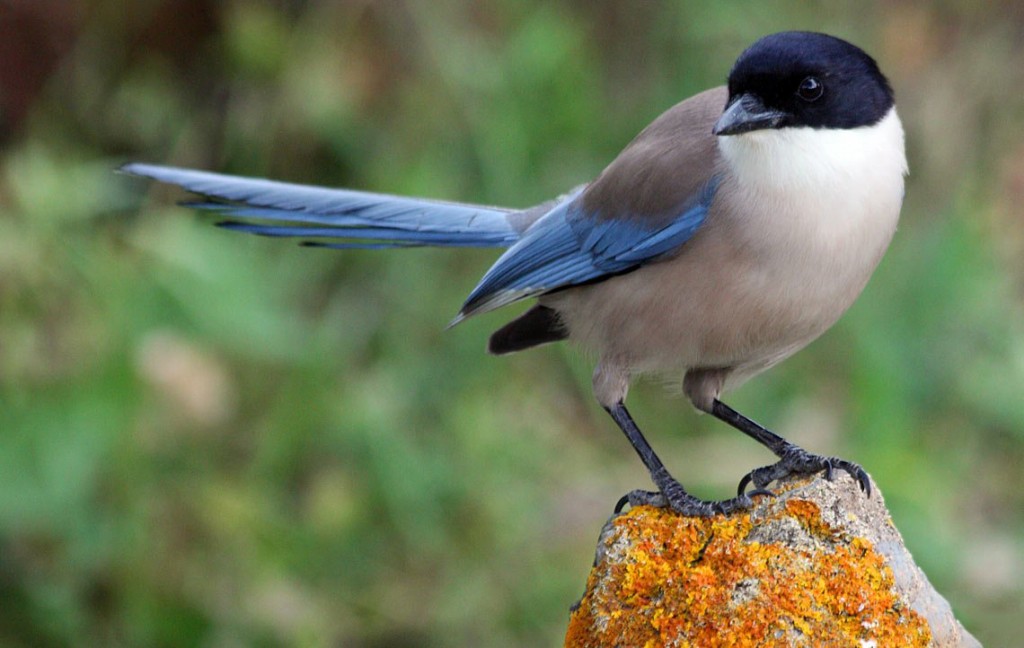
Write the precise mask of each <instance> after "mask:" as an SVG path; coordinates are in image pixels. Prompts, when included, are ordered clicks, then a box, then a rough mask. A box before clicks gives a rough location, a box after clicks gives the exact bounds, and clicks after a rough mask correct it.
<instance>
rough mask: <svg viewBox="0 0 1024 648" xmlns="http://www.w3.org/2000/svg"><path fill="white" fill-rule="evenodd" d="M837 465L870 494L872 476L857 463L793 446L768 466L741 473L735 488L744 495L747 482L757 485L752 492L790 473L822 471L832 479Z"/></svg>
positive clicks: (807, 473) (827, 477)
mask: <svg viewBox="0 0 1024 648" xmlns="http://www.w3.org/2000/svg"><path fill="white" fill-rule="evenodd" d="M836 469H839V470H842V471H845V472H846V473H847V474H849V475H850V477H852V478H853V479H854V481H856V482H857V485H858V486H860V489H861V491H863V492H864V494H865V495H867V496H868V497H871V480H870V479H868V474H867V473H866V472H864V469H863V468H861V467H860V465H858V464H855V463H853V462H852V461H847V460H846V459H840V458H839V457H823V456H821V455H816V454H811V453H809V452H807V451H805V450H803V449H801V448H797V447H795V446H794V448H793V449H792V450H791V451H790V452H787V453H786V454H785V455H784V456H783V457H782V459H780V460H779V461H777V462H775V463H773V464H771V465H768V466H762V467H760V468H755V469H754V470H751V471H750V472H748V473H747V474H746V475H744V476H743V478H742V479H740V485H739V487H738V488H737V489H736V492H737V495H739V496H743V495H744V493H746V490H747V485H748V484H753V485H754V487H755V489H756V490H754V491H751V494H754V493H757V492H759V491H764V490H765V488H766V487H767V486H768V484H770V483H772V482H773V481H776V480H779V479H782V478H783V477H788V476H789V475H813V474H814V473H818V472H824V473H825V479H827V480H829V481H832V480H833V478H834V477H835V471H836Z"/></svg>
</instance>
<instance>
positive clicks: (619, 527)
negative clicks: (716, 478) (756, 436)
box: [565, 475, 979, 648]
mask: <svg viewBox="0 0 1024 648" xmlns="http://www.w3.org/2000/svg"><path fill="white" fill-rule="evenodd" d="M565 644H566V646H573V647H575V646H594V647H598V646H601V647H605V646H623V647H631V646H637V647H641V646H643V647H647V646H650V647H653V646H693V647H695V648H696V647H700V648H704V647H712V646H852V647H856V648H869V647H877V648H885V647H888V646H901V647H902V646H922V647H923V646H943V647H946V646H978V645H979V644H978V642H977V641H976V640H975V639H974V638H973V637H971V635H970V634H968V633H967V632H966V631H965V630H964V629H963V628H962V627H961V626H960V624H959V623H958V622H957V620H956V619H955V618H954V617H953V614H952V611H951V610H950V608H949V604H948V603H946V601H945V599H943V598H942V597H941V596H940V595H939V594H938V593H937V592H935V590H934V589H933V588H932V587H931V584H930V583H929V582H928V579H927V578H926V577H925V575H924V573H923V572H921V570H920V569H919V568H918V567H917V565H916V564H915V563H914V561H913V558H912V557H911V556H910V553H909V552H908V551H907V549H906V547H905V546H904V545H903V540H902V538H901V537H900V535H899V532H898V531H897V530H896V528H895V526H893V524H892V520H891V519H890V517H889V514H888V511H887V510H886V509H885V503H884V501H883V500H882V496H881V494H879V493H878V490H877V488H875V489H874V492H873V494H872V496H871V497H870V498H867V497H865V496H864V495H863V494H862V493H860V492H859V490H858V489H857V487H856V485H855V484H854V483H853V481H852V480H850V479H848V478H846V476H845V475H843V476H841V477H837V479H836V481H835V482H828V481H826V480H824V479H806V478H801V479H797V480H793V481H790V482H788V483H786V484H784V485H783V486H782V488H781V489H780V492H779V496H778V497H776V498H760V501H759V502H758V504H757V505H756V506H755V507H754V508H753V509H752V510H750V511H748V512H746V513H740V514H734V515H730V516H722V515H720V516H716V517H713V518H685V517H681V516H679V515H676V514H674V513H671V512H668V511H665V510H662V509H654V508H650V507H639V508H636V509H633V510H630V511H629V512H628V513H625V514H622V515H618V516H615V517H613V518H612V519H611V520H609V522H608V524H607V525H606V526H605V528H604V530H603V531H602V533H601V537H600V539H599V540H598V545H597V557H596V559H595V563H594V568H593V570H592V571H591V574H590V578H589V579H588V581H587V591H586V593H585V595H584V597H583V599H582V600H581V601H580V603H579V605H578V607H577V608H576V609H575V611H574V612H573V614H572V618H571V620H570V623H569V630H568V632H567V634H566V639H565Z"/></svg>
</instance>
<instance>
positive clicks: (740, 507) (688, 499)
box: [615, 483, 775, 517]
mask: <svg viewBox="0 0 1024 648" xmlns="http://www.w3.org/2000/svg"><path fill="white" fill-rule="evenodd" d="M670 486H671V485H670ZM675 486H678V488H672V487H669V488H666V491H668V492H667V493H666V492H662V491H645V490H634V491H630V492H628V493H626V494H625V495H623V496H622V497H621V498H620V499H619V501H618V503H617V504H616V505H615V513H621V512H622V509H624V508H625V507H626V504H629V506H630V507H636V506H653V507H655V508H669V509H671V510H673V511H675V512H676V513H679V514H680V515H684V516H687V517H711V516H714V515H719V514H723V515H728V514H730V513H734V512H736V511H745V510H747V509H749V508H751V507H752V506H753V505H754V500H753V498H754V497H756V496H758V495H768V496H770V497H775V494H774V493H772V492H771V491H768V490H766V489H763V488H758V489H755V490H752V491H750V492H749V493H740V494H739V496H737V497H734V498H732V499H727V500H718V501H707V500H702V499H699V498H697V497H694V496H693V495H690V494H689V493H687V492H686V491H685V490H683V487H682V486H681V485H679V484H678V483H676V484H675Z"/></svg>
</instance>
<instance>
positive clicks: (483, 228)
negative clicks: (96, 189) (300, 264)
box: [120, 163, 519, 249]
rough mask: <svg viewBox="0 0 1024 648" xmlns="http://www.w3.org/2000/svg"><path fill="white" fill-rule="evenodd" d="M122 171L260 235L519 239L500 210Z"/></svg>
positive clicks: (169, 170)
mask: <svg viewBox="0 0 1024 648" xmlns="http://www.w3.org/2000/svg"><path fill="white" fill-rule="evenodd" d="M120 170H121V171H122V172H124V173H128V174H131V175H136V176H143V177H147V178H152V179H154V180H159V181H160V182H166V183H169V184H174V185H178V186H180V187H182V188H184V189H187V190H188V191H191V192H193V193H196V194H200V195H202V196H206V197H207V198H211V199H212V200H201V201H196V202H188V203H184V204H185V205H187V206H189V207H194V208H197V209H205V210H208V211H212V212H216V213H218V214H220V215H223V216H225V217H227V218H226V220H223V221H221V222H219V223H217V225H219V226H220V227H224V228H227V229H231V230H237V231H241V232H249V233H251V234H260V235H263V236H286V237H299V238H302V239H304V240H303V244H304V245H314V246H318V247H329V248H337V249H352V248H358V249H378V248H400V247H419V246H426V245H429V246H439V247H508V246H510V245H512V244H513V243H515V242H516V240H518V238H519V234H518V233H517V231H516V229H515V228H513V226H512V224H510V222H509V215H510V214H514V213H515V210H511V209H503V208H500V207H481V206H477V205H465V204H460V203H452V202H442V201H434V200H424V199H422V198H405V197H400V196H389V195H387V194H376V193H369V192H365V191H352V190H349V189H326V188H323V187H312V186H308V185H297V184H289V183H285V182H275V181H273V180H262V179H257V178H240V177H237V176H229V175H223V174H219V173H209V172H206V171H194V170H191V169H179V168H175V167H166V166H157V165H152V164H140V163H134V164H126V165H124V166H123V167H121V169H120ZM310 239H330V241H329V242H324V241H313V240H310Z"/></svg>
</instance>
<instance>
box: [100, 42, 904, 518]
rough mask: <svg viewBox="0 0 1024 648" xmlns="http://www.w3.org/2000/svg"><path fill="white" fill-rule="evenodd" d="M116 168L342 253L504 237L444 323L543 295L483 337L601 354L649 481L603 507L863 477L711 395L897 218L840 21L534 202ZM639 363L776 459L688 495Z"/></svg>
mask: <svg viewBox="0 0 1024 648" xmlns="http://www.w3.org/2000/svg"><path fill="white" fill-rule="evenodd" d="M120 170H121V171H123V172H124V173H127V174H131V175H134V176H142V177H146V178H149V179H153V180H157V181H160V182H164V183H169V184H173V185H178V186H180V187H181V188H183V189H185V190H187V191H188V192H191V193H193V194H195V195H197V196H200V197H201V198H200V199H197V200H193V201H191V202H186V203H183V204H184V205H187V206H190V207H192V208H196V209H200V210H206V211H209V212H213V213H215V214H216V215H217V216H219V217H220V218H221V219H222V220H220V221H219V222H218V223H217V224H218V225H220V226H221V227H223V228H226V229H228V230H235V231H239V232H246V233H251V234H258V235H263V236H271V237H298V238H299V239H301V241H302V243H303V244H305V245H311V246H314V247H321V248H330V249H339V250H346V249H395V248H407V247H418V246H438V247H456V248H458V247H495V248H503V249H504V252H502V253H501V254H500V256H499V257H498V258H497V260H496V261H495V262H494V264H493V265H492V266H491V267H490V269H489V270H487V271H486V273H484V275H483V276H482V278H481V279H480V281H479V283H478V284H477V285H476V287H475V288H474V289H473V290H472V291H471V292H470V293H469V295H468V297H467V298H466V300H465V303H464V304H463V305H462V308H461V309H460V310H459V311H458V314H457V315H456V316H455V319H454V320H453V321H452V322H451V323H450V326H454V325H456V324H458V323H460V322H462V321H463V320H465V319H466V318H468V317H471V316H473V315H477V314H480V313H485V312H488V311H491V310H494V309H497V308H500V307H502V306H506V305H509V304H512V303H515V302H519V301H521V300H526V299H535V300H536V302H535V303H534V304H533V305H532V307H531V308H529V309H528V310H526V311H525V313H523V314H522V315H520V316H519V317H517V318H515V319H513V320H512V321H511V322H509V323H508V324H506V325H504V326H503V327H501V328H500V329H498V330H497V331H496V332H494V333H493V335H491V337H490V339H489V342H488V350H489V352H490V353H492V354H497V355H504V354H508V353H512V352H517V351H522V350H525V349H529V348H533V347H536V346H541V345H545V344H548V343H554V342H561V341H568V342H569V343H571V344H574V345H575V346H577V347H578V348H581V349H582V350H584V351H585V352H586V353H587V354H588V355H589V356H590V357H592V358H594V359H595V368H594V372H593V378H592V384H593V393H594V397H595V398H596V400H597V402H598V404H600V406H601V407H602V408H603V409H604V410H605V411H607V412H608V414H609V415H610V416H611V418H612V419H613V420H614V422H615V423H616V424H617V425H618V427H619V428H620V429H621V431H622V432H623V433H624V434H625V436H626V437H627V439H628V440H629V442H630V444H631V445H632V447H633V449H634V450H635V451H636V453H637V454H638V455H639V457H640V459H641V461H642V462H643V464H644V466H645V467H646V469H647V471H648V473H649V474H650V478H651V481H652V482H653V484H654V487H655V489H654V490H645V489H636V490H633V491H630V492H629V493H627V494H626V495H624V496H623V497H622V499H621V500H619V502H618V503H617V504H616V506H615V511H616V512H619V511H621V510H622V509H623V508H624V507H625V506H626V505H627V504H628V505H630V506H640V505H645V504H646V505H652V506H658V507H667V508H669V509H671V510H673V511H675V512H677V513H679V514H681V515H686V516H702V517H707V516H712V515H716V514H728V513H732V512H734V511H741V510H745V509H749V508H750V507H751V506H752V505H753V502H754V498H755V497H757V496H758V495H772V494H773V493H772V491H771V490H769V486H770V485H771V484H772V483H778V480H781V479H783V478H785V477H787V476H790V475H800V474H808V475H813V474H818V473H824V476H825V477H827V478H828V479H832V478H833V475H834V474H836V473H839V472H845V473H848V474H849V475H850V476H851V477H852V478H853V479H854V480H855V482H856V483H857V484H858V485H859V487H860V489H861V490H862V491H863V492H864V494H865V496H867V497H870V495H871V482H870V480H869V478H868V477H867V474H866V472H865V471H864V469H863V468H862V467H861V466H860V465H858V464H856V463H854V462H852V461H848V460H845V459H841V458H838V457H835V456H826V455H819V454H814V453H812V452H809V451H807V450H805V449H803V448H801V447H799V446H797V445H795V444H793V443H791V442H789V441H787V440H786V439H785V438H783V437H782V436H780V435H778V434H776V433H774V432H772V431H771V430H769V429H768V428H766V427H764V426H762V425H760V424H758V423H756V422H755V421H754V420H752V419H750V418H747V417H746V416H745V415H744V414H741V413H740V412H738V411H736V410H735V409H733V408H731V407H730V406H728V405H726V404H725V403H724V402H723V401H722V400H721V398H722V396H723V394H724V393H725V392H727V391H731V390H732V389H735V388H736V387H737V386H739V385H740V384H742V383H744V382H745V381H747V380H748V379H750V378H752V377H754V376H755V375H757V374H760V373H761V372H763V371H765V370H767V369H769V368H771V367H773V366H774V365H776V364H777V363H779V362H781V361H782V360H784V359H786V358H788V357H789V356H791V355H793V354H794V353H795V352H797V351H798V350H800V349H802V348H804V347H805V346H807V345H808V344H809V343H810V342H812V341H813V340H815V339H816V338H818V337H819V336H820V335H821V334H823V333H824V332H825V331H826V330H828V329H829V328H830V327H831V326H832V325H833V324H834V323H835V322H836V321H837V320H838V319H839V317H840V316H841V315H842V314H843V312H844V311H846V309H847V308H848V307H849V306H850V305H851V304H852V303H853V301H854V300H855V299H856V298H857V297H858V296H859V295H860V293H861V292H862V290H863V289H864V287H865V285H866V284H867V282H868V279H869V278H870V277H871V275H872V274H873V272H874V270H875V268H876V266H877V265H878V263H879V262H880V260H881V258H882V256H883V254H884V253H885V251H886V249H887V247H888V246H889V243H890V241H891V240H892V238H893V236H894V233H895V231H896V226H897V222H898V220H899V214H900V210H901V207H902V203H903V197H904V178H905V176H906V175H907V173H908V168H907V161H906V154H905V146H904V132H903V127H902V124H901V121H900V118H899V116H898V114H897V112H896V105H895V96H894V92H893V90H892V87H891V85H890V83H889V81H888V79H887V78H886V77H885V76H884V75H883V73H882V72H881V71H880V69H879V66H878V64H877V62H876V61H875V60H874V59H873V58H872V57H871V56H869V55H868V54H867V53H866V52H865V51H864V50H862V49H861V48H859V47H857V46H856V45H853V44H852V43H850V42H848V41H846V40H843V39H841V38H838V37H835V36H831V35H827V34H822V33H816V32H806V31H787V32H780V33H774V34H770V35H766V36H764V37H762V38H760V39H758V40H756V41H755V42H754V43H753V44H751V45H750V46H749V47H747V48H746V49H745V50H743V51H742V53H741V54H740V55H739V57H738V58H737V59H736V61H735V63H734V64H733V66H732V68H731V70H730V71H729V74H728V77H727V83H726V85H724V86H719V87H715V88H711V89H709V90H706V91H704V92H701V93H699V94H697V95H695V96H693V97H691V98H689V99H686V100H684V101H682V102H680V103H678V104H676V105H675V106H673V107H671V108H669V109H668V110H667V111H666V112H664V113H663V114H662V115H660V116H659V117H657V118H656V119H655V120H654V121H653V122H652V123H651V124H650V125H648V126H647V127H646V128H644V129H643V130H642V131H641V132H640V133H639V134H638V135H637V136H636V137H635V138H634V139H633V140H632V141H631V142H630V143H629V144H628V145H627V146H626V147H625V148H624V149H623V150H622V152H621V153H620V154H619V155H618V156H617V157H615V158H614V159H613V160H612V162H611V163H610V164H609V165H608V166H607V167H606V168H605V169H604V170H603V171H602V172H601V173H600V174H598V175H597V177H596V178H594V179H593V180H592V181H590V182H588V183H586V184H583V185H581V186H579V187H577V188H575V189H572V190H570V191H568V192H567V193H565V194H564V195H562V196H559V197H557V198H555V199H553V200H550V201H548V202H546V203H543V204H541V205H537V206H535V207H532V208H529V209H513V208H502V207H490V206H481V205H471V204H464V203H457V202H446V201H439V200H432V199H424V198H412V197H401V196H394V195H387V194H381V193H371V192H365V191H357V190H350V189H331V188H321V187H313V186H306V185H298V184H290V183H284V182H277V181H272V180H265V179H255V178H243V177H237V176H231V175H224V174H219V173H212V172H206V171H198V170H191V169H184V168H177V167H171V166H161V165H154V164H147V163H129V164H126V165H123V166H122V167H121V168H120ZM646 376H659V377H665V376H667V377H669V378H671V379H672V380H678V381H680V383H677V384H681V389H682V392H683V393H684V394H685V395H686V397H687V398H688V399H689V401H690V402H691V403H692V405H693V406H694V407H695V408H696V409H697V410H698V411H699V412H703V413H707V414H710V415H712V416H713V417H715V418H716V419H719V420H720V421H722V422H724V423H726V424H728V425H729V426H731V427H733V428H735V429H737V430H739V431H740V432H742V433H743V434H745V435H747V436H749V437H751V438H753V439H754V440H755V441H757V442H758V443H760V444H761V445H763V446H764V447H766V448H767V449H768V450H770V451H771V452H772V453H774V454H775V456H776V458H777V461H775V463H772V464H770V465H766V466H762V467H759V468H755V469H753V470H751V471H750V472H748V473H747V474H745V475H743V477H742V478H741V480H740V483H739V487H738V489H737V494H736V496H735V497H732V498H730V499H723V500H704V499H701V498H698V497H697V496H695V495H693V494H691V493H690V492H689V491H687V490H686V489H685V488H684V486H683V485H682V483H681V482H680V481H679V480H677V479H676V478H675V477H673V476H672V475H671V474H670V473H669V471H668V470H667V469H666V467H665V465H664V463H663V462H662V460H661V458H660V457H659V456H658V455H657V454H656V453H655V451H654V449H653V448H652V446H651V445H650V443H649V442H648V441H647V439H646V438H645V436H644V434H643V433H642V432H641V430H640V428H639V427H638V425H637V424H636V422H635V421H634V419H633V417H632V415H631V414H630V412H629V410H628V409H627V408H626V404H625V401H626V396H627V393H628V391H629V388H630V385H631V384H633V383H634V382H636V381H637V380H638V379H641V378H644V377H646ZM751 487H752V488H751ZM748 489H749V490H748Z"/></svg>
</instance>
